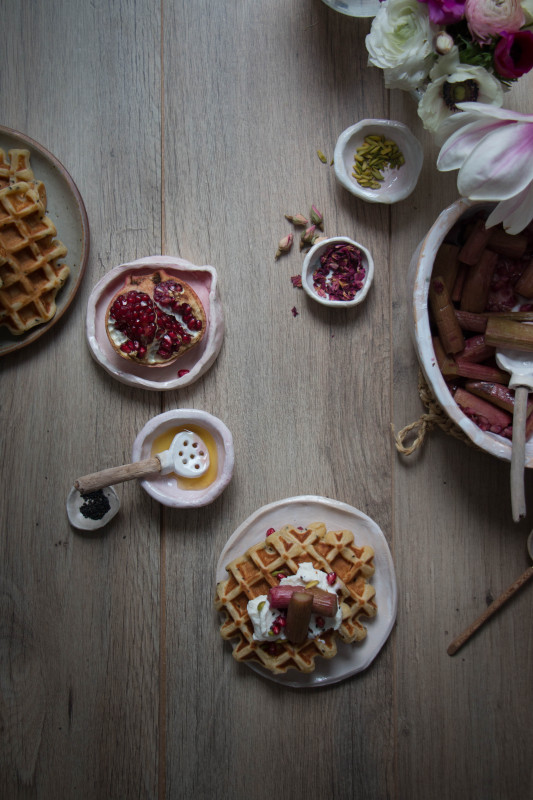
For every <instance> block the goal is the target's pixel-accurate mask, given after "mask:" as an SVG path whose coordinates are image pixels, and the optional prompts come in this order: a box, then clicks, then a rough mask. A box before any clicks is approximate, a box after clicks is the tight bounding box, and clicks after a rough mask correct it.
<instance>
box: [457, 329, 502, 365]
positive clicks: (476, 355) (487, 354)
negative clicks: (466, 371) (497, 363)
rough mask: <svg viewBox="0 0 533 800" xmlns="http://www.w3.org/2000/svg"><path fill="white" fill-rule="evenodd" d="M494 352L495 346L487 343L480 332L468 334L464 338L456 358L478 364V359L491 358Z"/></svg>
mask: <svg viewBox="0 0 533 800" xmlns="http://www.w3.org/2000/svg"><path fill="white" fill-rule="evenodd" d="M495 352H496V351H495V348H494V347H492V346H491V345H490V344H487V343H486V342H485V337H484V336H483V334H482V333H480V334H478V335H477V336H470V337H469V338H468V339H465V346H464V348H463V350H461V352H460V353H457V355H456V358H457V359H461V361H473V362H476V363H478V364H479V362H480V361H486V360H487V359H488V358H492V356H494V354H495Z"/></svg>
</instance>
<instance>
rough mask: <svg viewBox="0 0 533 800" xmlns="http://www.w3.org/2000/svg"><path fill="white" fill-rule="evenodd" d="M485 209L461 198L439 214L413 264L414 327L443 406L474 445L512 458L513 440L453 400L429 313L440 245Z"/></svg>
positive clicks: (529, 447)
mask: <svg viewBox="0 0 533 800" xmlns="http://www.w3.org/2000/svg"><path fill="white" fill-rule="evenodd" d="M485 208H486V209H490V208H491V206H490V205H487V204H483V203H473V202H471V201H470V200H465V199H460V200H457V201H456V202H455V203H453V204H452V205H451V206H449V207H448V208H446V209H445V210H444V211H443V212H442V213H441V214H440V215H439V216H438V217H437V219H436V221H435V222H434V224H433V225H432V227H431V228H430V229H429V231H428V233H427V234H426V236H425V237H424V239H423V240H422V242H421V243H420V244H419V246H418V248H417V249H416V251H415V253H414V254H413V257H412V259H411V264H410V267H409V281H408V286H409V291H410V297H411V298H412V306H411V309H412V317H411V327H412V334H413V340H414V344H415V348H416V351H417V354H418V359H419V362H420V366H421V368H422V372H423V373H424V376H425V378H426V380H427V382H428V384H429V386H430V388H431V390H432V392H433V394H434V396H435V398H436V400H437V402H438V403H439V405H440V407H441V408H442V409H443V410H444V411H445V412H446V414H447V415H448V417H449V418H450V419H451V420H452V421H453V422H455V424H456V425H458V426H459V428H460V429H461V430H462V431H463V433H465V434H466V436H467V437H468V438H469V439H470V440H471V441H472V442H473V444H475V445H477V446H478V447H479V448H480V449H481V450H484V451H485V452H486V453H489V454H490V455H493V456H496V457H497V458H500V459H503V460H505V461H510V460H511V453H512V444H511V442H510V441H509V440H508V439H505V438H504V437H502V436H499V435H498V434H495V433H491V432H488V431H487V432H485V431H482V430H481V429H480V428H479V427H478V426H477V425H476V424H475V423H474V422H472V421H471V420H470V419H469V418H468V417H467V416H466V415H465V414H464V413H463V412H462V411H461V409H460V408H459V406H458V405H457V403H456V402H455V400H454V399H453V397H452V395H451V393H450V391H449V389H448V386H447V384H446V381H445V380H444V378H443V376H442V374H441V371H440V369H439V366H438V364H437V360H436V358H435V352H434V349H433V344H432V340H431V329H430V322H429V315H428V293H429V282H430V278H431V273H432V270H433V263H434V261H435V256H436V253H437V251H438V249H439V247H440V246H441V244H442V242H443V241H444V239H445V238H446V237H447V236H448V234H449V232H450V231H451V229H452V228H453V227H454V225H456V224H457V223H458V222H459V221H460V220H466V219H468V217H471V216H473V215H474V214H476V213H477V212H479V211H480V210H483V209H485ZM525 450H526V455H525V466H526V467H533V441H530V442H528V443H526V447H525Z"/></svg>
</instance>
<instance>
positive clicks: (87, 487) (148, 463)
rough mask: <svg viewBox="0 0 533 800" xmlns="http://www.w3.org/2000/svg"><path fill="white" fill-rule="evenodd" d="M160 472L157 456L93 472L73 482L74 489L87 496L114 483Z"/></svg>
mask: <svg viewBox="0 0 533 800" xmlns="http://www.w3.org/2000/svg"><path fill="white" fill-rule="evenodd" d="M160 471H161V462H160V460H159V459H158V457H157V456H154V457H153V458H147V459H145V460H144V461H136V462H135V463H133V464H124V465H123V466H121V467H110V468H109V469H103V470H102V471H101V472H93V473H92V474H91V475H84V477H83V478H78V479H77V480H76V481H74V488H75V489H77V490H78V492H79V493H80V494H88V493H89V492H96V491H98V489H103V488H104V487H105V486H112V485H113V484H115V483H124V482H125V481H131V480H133V479H134V478H144V477H146V475H153V474H154V473H155V472H160Z"/></svg>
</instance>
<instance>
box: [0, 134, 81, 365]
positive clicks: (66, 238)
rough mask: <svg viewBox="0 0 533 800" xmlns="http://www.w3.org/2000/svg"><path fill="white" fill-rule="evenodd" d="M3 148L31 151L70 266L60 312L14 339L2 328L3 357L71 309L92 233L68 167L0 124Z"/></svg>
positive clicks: (0, 346) (0, 352) (0, 351)
mask: <svg viewBox="0 0 533 800" xmlns="http://www.w3.org/2000/svg"><path fill="white" fill-rule="evenodd" d="M0 148H1V149H2V150H3V151H4V153H5V154H6V156H7V153H8V152H9V150H17V149H22V150H29V151H30V164H31V168H32V170H33V173H34V175H35V178H36V179H37V180H39V181H42V182H43V183H44V185H45V187H46V200H47V209H46V214H47V216H49V217H50V219H51V220H52V222H53V223H54V225H55V226H56V228H57V238H58V239H60V240H61V241H62V242H63V244H64V245H65V246H66V248H67V251H68V252H67V255H66V257H65V258H64V259H61V262H64V263H65V264H67V265H68V267H69V269H70V275H69V277H68V279H67V282H66V283H65V285H64V286H63V287H62V288H61V289H60V290H59V292H58V293H57V297H56V305H57V311H56V313H55V314H54V316H53V317H52V319H51V320H50V321H49V322H45V323H43V324H42V325H36V326H35V327H34V328H31V329H30V330H29V331H28V332H27V333H23V334H21V335H20V336H14V335H13V334H12V333H10V331H8V329H7V328H6V327H0V356H1V355H6V354H7V353H13V352H15V351H16V350H20V349H21V348H22V347H26V346H27V345H29V344H31V343H32V342H35V341H36V340H37V339H39V338H40V337H41V336H43V334H45V333H46V332H47V331H49V330H50V328H51V327H52V326H53V325H55V324H56V322H58V320H60V319H61V317H62V316H63V314H64V313H65V312H66V311H67V309H68V308H69V307H70V305H71V303H72V301H73V300H74V297H75V296H76V294H77V292H78V289H79V287H80V284H81V281H82V278H83V275H84V273H85V267H86V265H87V260H88V258H89V248H90V233H89V220H88V218H87V211H86V210H85V205H84V202H83V199H82V197H81V194H80V192H79V190H78V187H77V186H76V184H75V183H74V181H73V179H72V177H71V176H70V175H69V173H68V172H67V170H66V169H65V167H64V166H63V165H62V164H61V163H60V161H58V159H57V158H56V157H55V156H54V155H52V153H50V152H49V151H48V150H47V149H46V148H45V147H43V146H42V145H41V144H39V143H38V142H36V141H34V140H33V139H30V137H29V136H26V135H25V134H23V133H19V132H18V131H15V130H12V129H11V128H5V127H3V126H1V125H0Z"/></svg>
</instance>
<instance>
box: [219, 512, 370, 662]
mask: <svg viewBox="0 0 533 800" xmlns="http://www.w3.org/2000/svg"><path fill="white" fill-rule="evenodd" d="M302 564H310V565H312V567H313V568H314V569H316V570H320V571H322V572H324V573H326V574H327V575H328V576H329V575H334V576H335V578H334V580H335V587H334V588H335V591H336V594H337V598H338V603H339V605H340V610H341V612H342V621H341V623H340V627H339V628H338V630H333V629H332V628H329V629H324V631H323V632H321V633H320V634H319V635H317V636H316V637H315V638H307V639H306V640H305V641H304V642H302V643H301V644H293V643H291V642H289V641H287V640H283V639H280V638H277V637H276V636H275V635H274V636H273V638H272V641H268V640H267V641H258V640H257V639H256V638H254V625H253V622H252V620H251V618H250V614H249V612H248V603H249V601H250V600H253V599H254V598H257V597H259V596H263V595H268V592H269V590H270V589H271V588H273V587H277V586H279V584H280V578H282V577H283V576H286V577H289V576H294V575H296V573H297V572H298V569H299V567H300V565H302ZM226 571H227V573H228V577H227V578H226V579H224V580H222V581H220V582H219V584H218V585H217V590H216V597H215V607H216V609H217V610H218V611H219V612H220V613H221V615H222V616H223V623H222V626H221V628H220V632H221V634H222V637H223V638H224V639H230V640H233V639H234V640H235V642H233V657H234V658H235V659H236V660H237V661H242V662H251V663H255V664H260V665H261V666H263V667H265V668H266V669H268V670H270V671H271V672H273V673H283V672H286V671H287V670H289V669H296V670H299V671H300V672H307V673H309V672H313V670H314V669H315V659H316V658H317V656H320V657H322V658H333V657H334V656H335V655H336V653H337V639H339V638H340V639H341V641H343V642H345V643H347V644H351V643H356V642H360V641H362V640H363V639H364V638H365V637H366V635H367V631H366V628H365V627H364V626H363V624H362V621H361V620H362V618H363V617H368V618H370V617H374V616H375V615H376V613H377V605H376V603H375V599H374V595H375V590H374V587H373V586H372V585H371V584H370V583H369V579H370V578H371V577H372V575H373V574H374V551H373V549H372V548H371V547H369V546H367V545H362V546H358V545H357V544H356V543H355V541H354V535H353V533H352V532H351V531H349V530H339V531H328V530H327V529H326V526H325V525H324V523H312V524H311V525H309V526H308V527H307V528H305V529H304V528H297V527H295V526H292V525H285V526H284V527H282V528H280V529H279V530H278V531H274V532H272V533H270V534H269V535H268V537H267V538H266V539H265V540H264V541H262V542H260V543H259V544H256V545H254V546H253V547H251V548H249V549H248V550H247V551H246V553H244V554H243V555H242V556H240V557H238V558H236V559H234V560H233V561H231V562H230V563H229V564H228V565H227V566H226Z"/></svg>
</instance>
